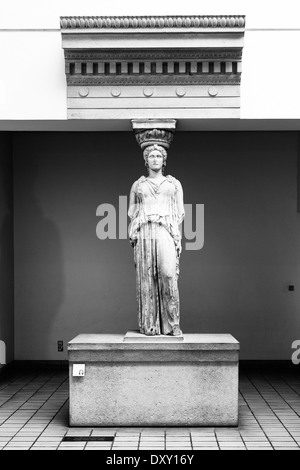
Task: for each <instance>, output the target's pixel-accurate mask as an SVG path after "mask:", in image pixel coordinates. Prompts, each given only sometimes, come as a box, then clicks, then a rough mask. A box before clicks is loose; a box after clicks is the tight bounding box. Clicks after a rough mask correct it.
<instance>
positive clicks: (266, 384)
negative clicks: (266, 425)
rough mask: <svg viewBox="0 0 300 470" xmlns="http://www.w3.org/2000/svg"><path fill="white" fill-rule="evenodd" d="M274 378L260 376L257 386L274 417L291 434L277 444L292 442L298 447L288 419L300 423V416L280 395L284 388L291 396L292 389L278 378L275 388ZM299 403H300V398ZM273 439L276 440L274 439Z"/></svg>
mask: <svg viewBox="0 0 300 470" xmlns="http://www.w3.org/2000/svg"><path fill="white" fill-rule="evenodd" d="M272 377H274V374H270V373H267V374H260V376H257V377H256V386H257V389H258V390H259V392H260V394H261V395H262V397H263V399H264V400H265V401H266V403H267V404H268V406H270V408H271V409H272V411H273V413H274V415H275V416H276V418H277V419H278V420H279V422H280V423H281V425H282V427H283V428H284V429H285V431H286V433H287V434H289V437H285V438H284V437H281V439H278V440H279V441H282V442H281V444H278V443H277V446H278V445H282V444H284V442H283V441H287V442H290V443H291V440H292V441H293V444H294V445H296V446H298V443H297V441H296V440H295V438H294V436H293V434H292V433H291V426H290V424H289V421H288V419H287V417H288V418H289V420H290V419H291V417H292V420H293V422H294V421H295V420H296V421H297V422H298V420H299V415H298V414H297V413H295V411H294V410H293V409H292V408H291V407H290V405H289V403H288V402H287V400H286V399H285V398H284V396H283V395H282V393H280V389H282V387H283V386H284V388H285V391H286V393H288V394H289V395H290V394H291V389H290V387H289V386H287V384H284V383H283V382H282V380H281V379H279V378H278V377H276V386H274V379H272ZM272 382H273V383H272ZM298 402H300V397H299V396H298ZM273 439H275V438H274V437H273Z"/></svg>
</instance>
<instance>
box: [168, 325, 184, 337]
mask: <svg viewBox="0 0 300 470" xmlns="http://www.w3.org/2000/svg"><path fill="white" fill-rule="evenodd" d="M170 335H171V336H180V335H182V331H181V329H180V328H179V326H174V327H173V329H172V331H171V333H170Z"/></svg>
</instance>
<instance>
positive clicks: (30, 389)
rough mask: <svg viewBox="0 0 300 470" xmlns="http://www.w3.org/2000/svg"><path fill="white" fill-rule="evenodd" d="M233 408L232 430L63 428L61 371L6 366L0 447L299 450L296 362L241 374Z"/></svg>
mask: <svg viewBox="0 0 300 470" xmlns="http://www.w3.org/2000/svg"><path fill="white" fill-rule="evenodd" d="M299 367H300V366H299ZM239 406H240V411H239V416H240V424H239V427H238V428H221V427H220V428H219V427H216V428H201V427H199V428H69V427H68V377H67V371H65V370H63V369H57V370H52V369H49V368H46V369H44V370H43V371H40V370H38V369H31V370H19V371H11V372H9V373H6V374H5V375H4V374H3V375H2V376H0V450H9V449H13V450H18V449H19V450H29V449H30V450H42V449H46V450H50V449H53V450H56V449H58V450H70V449H72V450H73V449H75V450H93V449H97V450H123V449H132V450H137V449H140V450H142V449H151V450H155V449H157V450H170V451H172V450H180V449H183V450H196V449H201V450H205V449H209V450H229V449H236V450H246V449H248V450H251V449H254V450H258V449H261V450H272V449H276V450H285V449H288V450H300V370H299V368H297V367H295V368H294V369H291V370H290V369H286V370H281V371H279V370H277V371H274V370H272V371H265V370H248V371H244V372H242V373H241V376H240V405H239Z"/></svg>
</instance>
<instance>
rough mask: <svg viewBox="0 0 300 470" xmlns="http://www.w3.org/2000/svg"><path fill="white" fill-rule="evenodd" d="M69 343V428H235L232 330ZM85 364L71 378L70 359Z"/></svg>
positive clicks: (79, 338)
mask: <svg viewBox="0 0 300 470" xmlns="http://www.w3.org/2000/svg"><path fill="white" fill-rule="evenodd" d="M131 336H132V337H133V340H132V341H131V340H130V334H129V335H127V336H126V340H125V341H124V336H123V335H106V334H99V335H96V334H95V335H93V334H89V335H79V336H77V337H76V338H74V339H73V340H72V341H70V343H69V345H68V350H69V368H70V425H71V426H237V425H238V361H239V343H238V341H237V340H236V339H234V338H233V337H232V336H231V335H229V334H216V335H210V334H202V335H200V334H199V335H198V334H185V335H184V337H183V338H179V339H178V340H177V341H176V340H175V341H170V340H168V341H167V340H163V339H162V338H161V337H158V338H156V339H155V338H154V337H150V338H149V339H147V338H145V337H143V338H141V339H140V340H139V339H138V337H137V336H138V335H131ZM74 364H82V365H85V372H84V373H85V375H84V376H77V377H74V376H73V365H74Z"/></svg>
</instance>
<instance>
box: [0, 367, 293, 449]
mask: <svg viewBox="0 0 300 470" xmlns="http://www.w3.org/2000/svg"><path fill="white" fill-rule="evenodd" d="M52 377H53V375H52ZM249 377H250V378H249V379H248V378H247V376H245V375H244V374H243V375H242V380H241V381H240V383H241V388H240V392H242V393H240V426H239V428H237V429H235V428H198V431H197V430H196V431H195V429H194V428H191V429H187V428H178V430H177V431H178V433H177V434H176V432H175V431H174V430H173V429H172V428H167V429H166V430H164V445H163V447H166V445H167V444H168V442H169V443H170V444H171V447H173V448H176V447H180V446H181V445H182V446H183V447H185V448H187V446H188V447H189V448H191V447H197V442H195V445H194V442H193V439H192V435H193V434H195V433H196V435H197V433H199V434H200V435H202V436H203V435H204V436H209V437H206V438H201V439H200V441H202V442H201V444H202V447H201V448H204V447H205V440H207V441H209V442H210V446H212V442H213V441H212V439H211V436H214V439H215V443H216V445H217V446H218V448H219V449H220V448H221V449H222V450H223V448H224V449H231V448H234V449H237V448H238V449H246V448H247V449H248V448H255V446H252V445H251V442H252V441H253V439H255V440H257V439H258V438H257V437H255V435H257V433H256V431H257V430H259V432H260V438H259V439H261V438H262V436H264V437H263V439H265V441H264V444H265V443H266V442H267V443H268V447H267V446H264V445H263V444H262V441H260V442H258V443H257V444H258V445H261V446H262V448H266V449H270V450H271V449H274V446H273V445H272V442H270V436H269V435H268V433H266V432H265V429H267V430H268V428H269V427H270V425H269V424H268V423H269V422H271V427H272V430H275V434H276V432H277V431H276V429H277V423H279V424H280V426H281V428H282V429H284V431H285V432H286V433H287V435H288V436H289V439H291V440H293V434H292V433H291V432H289V433H288V430H287V429H286V426H289V422H290V420H291V418H290V416H291V415H290V412H292V413H294V411H293V410H294V408H293V406H294V407H296V408H297V409H298V410H299V407H300V400H299V399H298V397H299V393H298V392H296V395H293V394H292V392H291V391H292V389H293V390H294V389H295V387H296V389H297V390H300V387H299V385H300V381H298V380H296V379H295V377H292V378H291V379H290V380H292V381H293V384H294V385H293V387H294V388H293V387H290V385H289V384H288V385H287V384H286V383H284V381H282V380H281V379H280V380H279V379H278V377H276V375H275V379H274V378H273V377H272V376H271V375H270V374H268V375H267V376H266V378H264V377H262V374H257V373H256V374H254V375H253V374H252V375H251V374H250V376H249ZM41 379H42V377H40V379H39V380H38V382H41ZM274 380H275V382H274ZM32 381H34V378H32V379H31V382H32ZM268 381H269V382H270V384H271V385H270V384H268V383H267V382H268ZM15 382H16V383H20V378H18V379H17V380H16V381H15ZM44 382H45V383H46V382H47V383H50V382H51V377H49V376H48V379H47V380H45V381H44ZM26 383H27V384H28V383H29V381H28V380H27V381H26ZM26 383H23V386H22V388H25V389H26ZM45 383H44V385H45ZM51 387H52V390H51ZM245 387H246V388H245ZM277 387H278V389H279V390H277ZM19 388H20V387H19ZM48 388H49V390H51V393H50V394H49V395H48V398H47V399H46V400H45V399H44V398H45V396H43V395H42V398H43V402H42V403H39V402H38V401H37V400H35V401H34V405H36V403H38V405H37V407H36V408H35V411H33V412H32V415H31V416H30V417H29V418H28V419H27V420H26V421H24V424H23V426H20V427H19V429H23V428H24V426H25V425H26V424H25V423H27V422H29V421H30V420H31V419H33V421H34V419H35V416H36V415H38V413H39V411H40V410H41V409H42V408H43V406H44V405H47V403H49V401H51V398H52V397H53V396H54V395H55V394H56V393H58V394H59V392H58V390H60V389H61V390H62V393H61V396H62V398H60V399H61V400H63V401H62V402H61V405H60V406H59V407H57V406H56V404H57V403H58V402H57V403H55V406H56V408H55V413H54V414H53V416H52V417H51V418H50V417H49V416H48V421H47V426H45V427H43V430H42V431H40V433H39V434H38V435H37V437H36V440H35V442H36V441H38V440H39V439H40V441H41V442H40V444H39V445H38V446H33V449H32V450H37V449H38V448H43V447H42V443H43V442H45V439H49V437H48V438H47V437H46V434H47V435H48V436H52V435H54V434H55V436H57V435H58V434H59V437H56V438H55V439H56V440H57V445H54V446H52V448H53V447H54V448H57V446H58V447H61V450H69V449H70V448H71V447H72V443H68V445H66V444H64V445H62V446H61V444H62V442H61V440H62V438H63V436H64V435H65V434H66V432H67V431H68V429H69V428H68V401H67V391H68V383H67V375H66V374H65V376H64V380H61V379H60V381H59V383H58V382H57V383H56V385H55V387H54V388H53V384H52V385H51V386H50V387H48ZM38 389H41V390H42V389H43V384H42V385H40V386H39V387H37V386H36V384H35V388H34V392H33V391H32V390H31V393H30V394H29V395H28V396H27V399H26V400H24V402H23V403H22V404H21V405H20V404H18V406H15V404H13V406H11V407H10V408H11V409H10V414H9V416H13V415H14V413H17V410H18V409H20V408H22V407H23V406H24V405H25V403H28V402H29V401H30V400H31V399H32V397H34V396H35V395H38V393H39V392H38ZM49 390H45V393H46V392H47V393H48V392H49ZM0 391H1V390H0ZM294 391H295V390H294ZM15 394H16V393H15ZM15 394H12V395H11V397H13V396H14V395H15ZM64 397H65V398H64ZM283 398H284V399H283ZM289 400H292V404H293V406H291V404H290V403H289ZM262 404H263V407H262ZM30 408H32V407H30ZM33 408H34V407H33ZM52 408H53V405H52V404H51V406H50V409H52ZM13 409H14V411H12V410H13ZM48 409H49V407H48ZM0 411H1V406H0ZM266 411H267V412H266ZM256 413H257V416H256ZM278 413H279V415H278ZM281 413H283V415H281V416H282V417H283V418H282V419H286V416H288V418H287V419H288V421H283V420H282V419H279V418H280V414H281ZM264 414H265V415H266V416H265V417H264ZM262 416H263V418H262ZM7 420H9V418H7ZM274 420H276V421H274ZM261 422H262V423H263V426H262V425H261ZM294 423H295V424H294ZM274 424H275V425H274ZM264 426H265V428H264ZM266 426H267V427H266ZM292 426H293V427H295V429H296V431H295V432H296V433H297V429H299V430H300V420H299V413H297V412H296V413H294V415H293V416H292ZM47 429H49V432H47ZM81 429H82V428H81ZM0 430H1V426H0ZM55 430H56V431H55ZM72 430H73V431H75V433H76V432H78V431H76V429H74V428H71V430H69V431H68V432H71V431H72ZM148 430H149V428H141V429H140V431H141V432H138V433H137V432H135V439H134V440H135V442H136V444H137V448H139V447H141V444H142V436H143V435H146V434H148V433H149V431H148ZM45 431H46V433H45ZM135 431H137V430H135ZM88 432H89V434H90V435H91V433H94V432H95V435H97V433H101V435H105V434H107V430H106V429H105V428H96V429H92V428H90V430H89V431H88ZM243 432H245V433H247V435H248V437H247V439H248V440H250V442H247V440H246V438H245V439H244V437H243ZM268 432H269V431H268ZM131 433H132V429H131V428H128V429H127V428H125V429H124V428H117V429H116V432H114V436H115V435H119V437H121V438H122V435H123V436H124V435H126V434H127V437H128V436H130V434H131ZM174 433H175V434H174ZM249 433H250V436H251V437H249ZM160 434H161V432H160ZM199 434H198V439H199ZM272 434H273V431H272ZM279 434H281V435H282V432H279ZM180 435H184V436H185V439H181V441H182V443H181V444H179V443H180ZM174 436H176V438H177V439H176V438H175V437H174ZM219 436H220V437H219ZM299 436H300V435H299ZM167 437H169V438H170V439H167ZM12 438H13V436H12V437H11V439H12ZM273 439H274V437H273ZM280 439H282V437H281V438H280ZM299 439H300V437H299ZM50 440H51V439H50ZM58 441H59V442H58ZM173 441H174V442H173ZM177 443H178V444H179V445H178V444H177ZM95 444H96V443H95V442H92V441H90V442H89V443H88V442H84V443H77V446H74V448H77V449H86V450H90V449H92V448H93V447H95V448H98V449H99V447H100V448H101V447H106V445H104V446H103V445H102V446H101V445H99V444H98V445H95ZM131 444H133V442H132V441H131ZM198 444H199V441H198ZM275 444H276V442H275ZM110 445H111V443H110ZM294 445H295V450H299V447H297V443H296V439H295V443H294ZM282 446H285V443H284V442H283V443H282ZM130 447H131V448H133V447H134V446H133V445H130ZM31 448H32V447H31ZM45 448H47V446H45ZM256 448H258V447H257V446H256ZM275 448H276V445H275ZM277 448H278V446H277ZM279 448H280V449H283V448H284V447H279ZM287 448H288V447H287ZM293 449H294V447H293ZM105 450H107V447H106V449H105Z"/></svg>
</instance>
